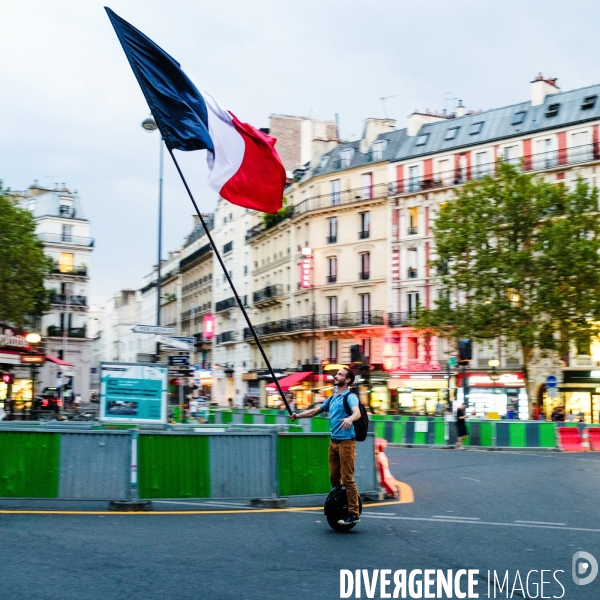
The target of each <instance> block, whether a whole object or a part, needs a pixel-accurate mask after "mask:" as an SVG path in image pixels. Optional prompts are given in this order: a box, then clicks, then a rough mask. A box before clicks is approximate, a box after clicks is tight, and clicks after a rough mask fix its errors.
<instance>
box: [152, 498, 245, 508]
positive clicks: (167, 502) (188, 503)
mask: <svg viewBox="0 0 600 600" xmlns="http://www.w3.org/2000/svg"><path fill="white" fill-rule="evenodd" d="M152 502H155V503H156V504H180V505H183V506H212V507H217V506H225V507H233V508H238V507H240V506H243V507H246V508H252V507H249V506H248V505H247V504H241V503H239V502H175V501H174V500H153V501H152ZM254 510H256V509H254Z"/></svg>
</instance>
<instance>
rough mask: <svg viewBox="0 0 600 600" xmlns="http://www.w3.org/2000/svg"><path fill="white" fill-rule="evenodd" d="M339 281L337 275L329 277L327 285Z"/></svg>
mask: <svg viewBox="0 0 600 600" xmlns="http://www.w3.org/2000/svg"><path fill="white" fill-rule="evenodd" d="M336 281H337V275H327V283H335V282H336Z"/></svg>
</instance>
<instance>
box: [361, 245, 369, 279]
mask: <svg viewBox="0 0 600 600" xmlns="http://www.w3.org/2000/svg"><path fill="white" fill-rule="evenodd" d="M370 273H371V253H370V252H361V253H360V274H359V275H360V278H361V279H369V277H370Z"/></svg>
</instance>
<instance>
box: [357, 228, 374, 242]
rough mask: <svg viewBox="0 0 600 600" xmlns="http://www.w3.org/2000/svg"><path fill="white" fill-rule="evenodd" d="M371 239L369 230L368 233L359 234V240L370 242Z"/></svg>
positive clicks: (361, 232) (360, 232)
mask: <svg viewBox="0 0 600 600" xmlns="http://www.w3.org/2000/svg"><path fill="white" fill-rule="evenodd" d="M370 237H371V232H370V231H369V230H368V229H367V230H366V231H359V232H358V239H359V240H368V239H369V238H370Z"/></svg>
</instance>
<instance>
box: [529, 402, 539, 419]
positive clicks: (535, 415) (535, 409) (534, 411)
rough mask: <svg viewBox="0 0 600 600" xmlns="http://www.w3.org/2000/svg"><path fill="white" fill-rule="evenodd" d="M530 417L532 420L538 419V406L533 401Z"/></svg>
mask: <svg viewBox="0 0 600 600" xmlns="http://www.w3.org/2000/svg"><path fill="white" fill-rule="evenodd" d="M531 418H532V419H533V420H534V421H539V420H540V409H539V408H538V405H537V404H536V403H535V402H534V403H533V408H532V409H531Z"/></svg>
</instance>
